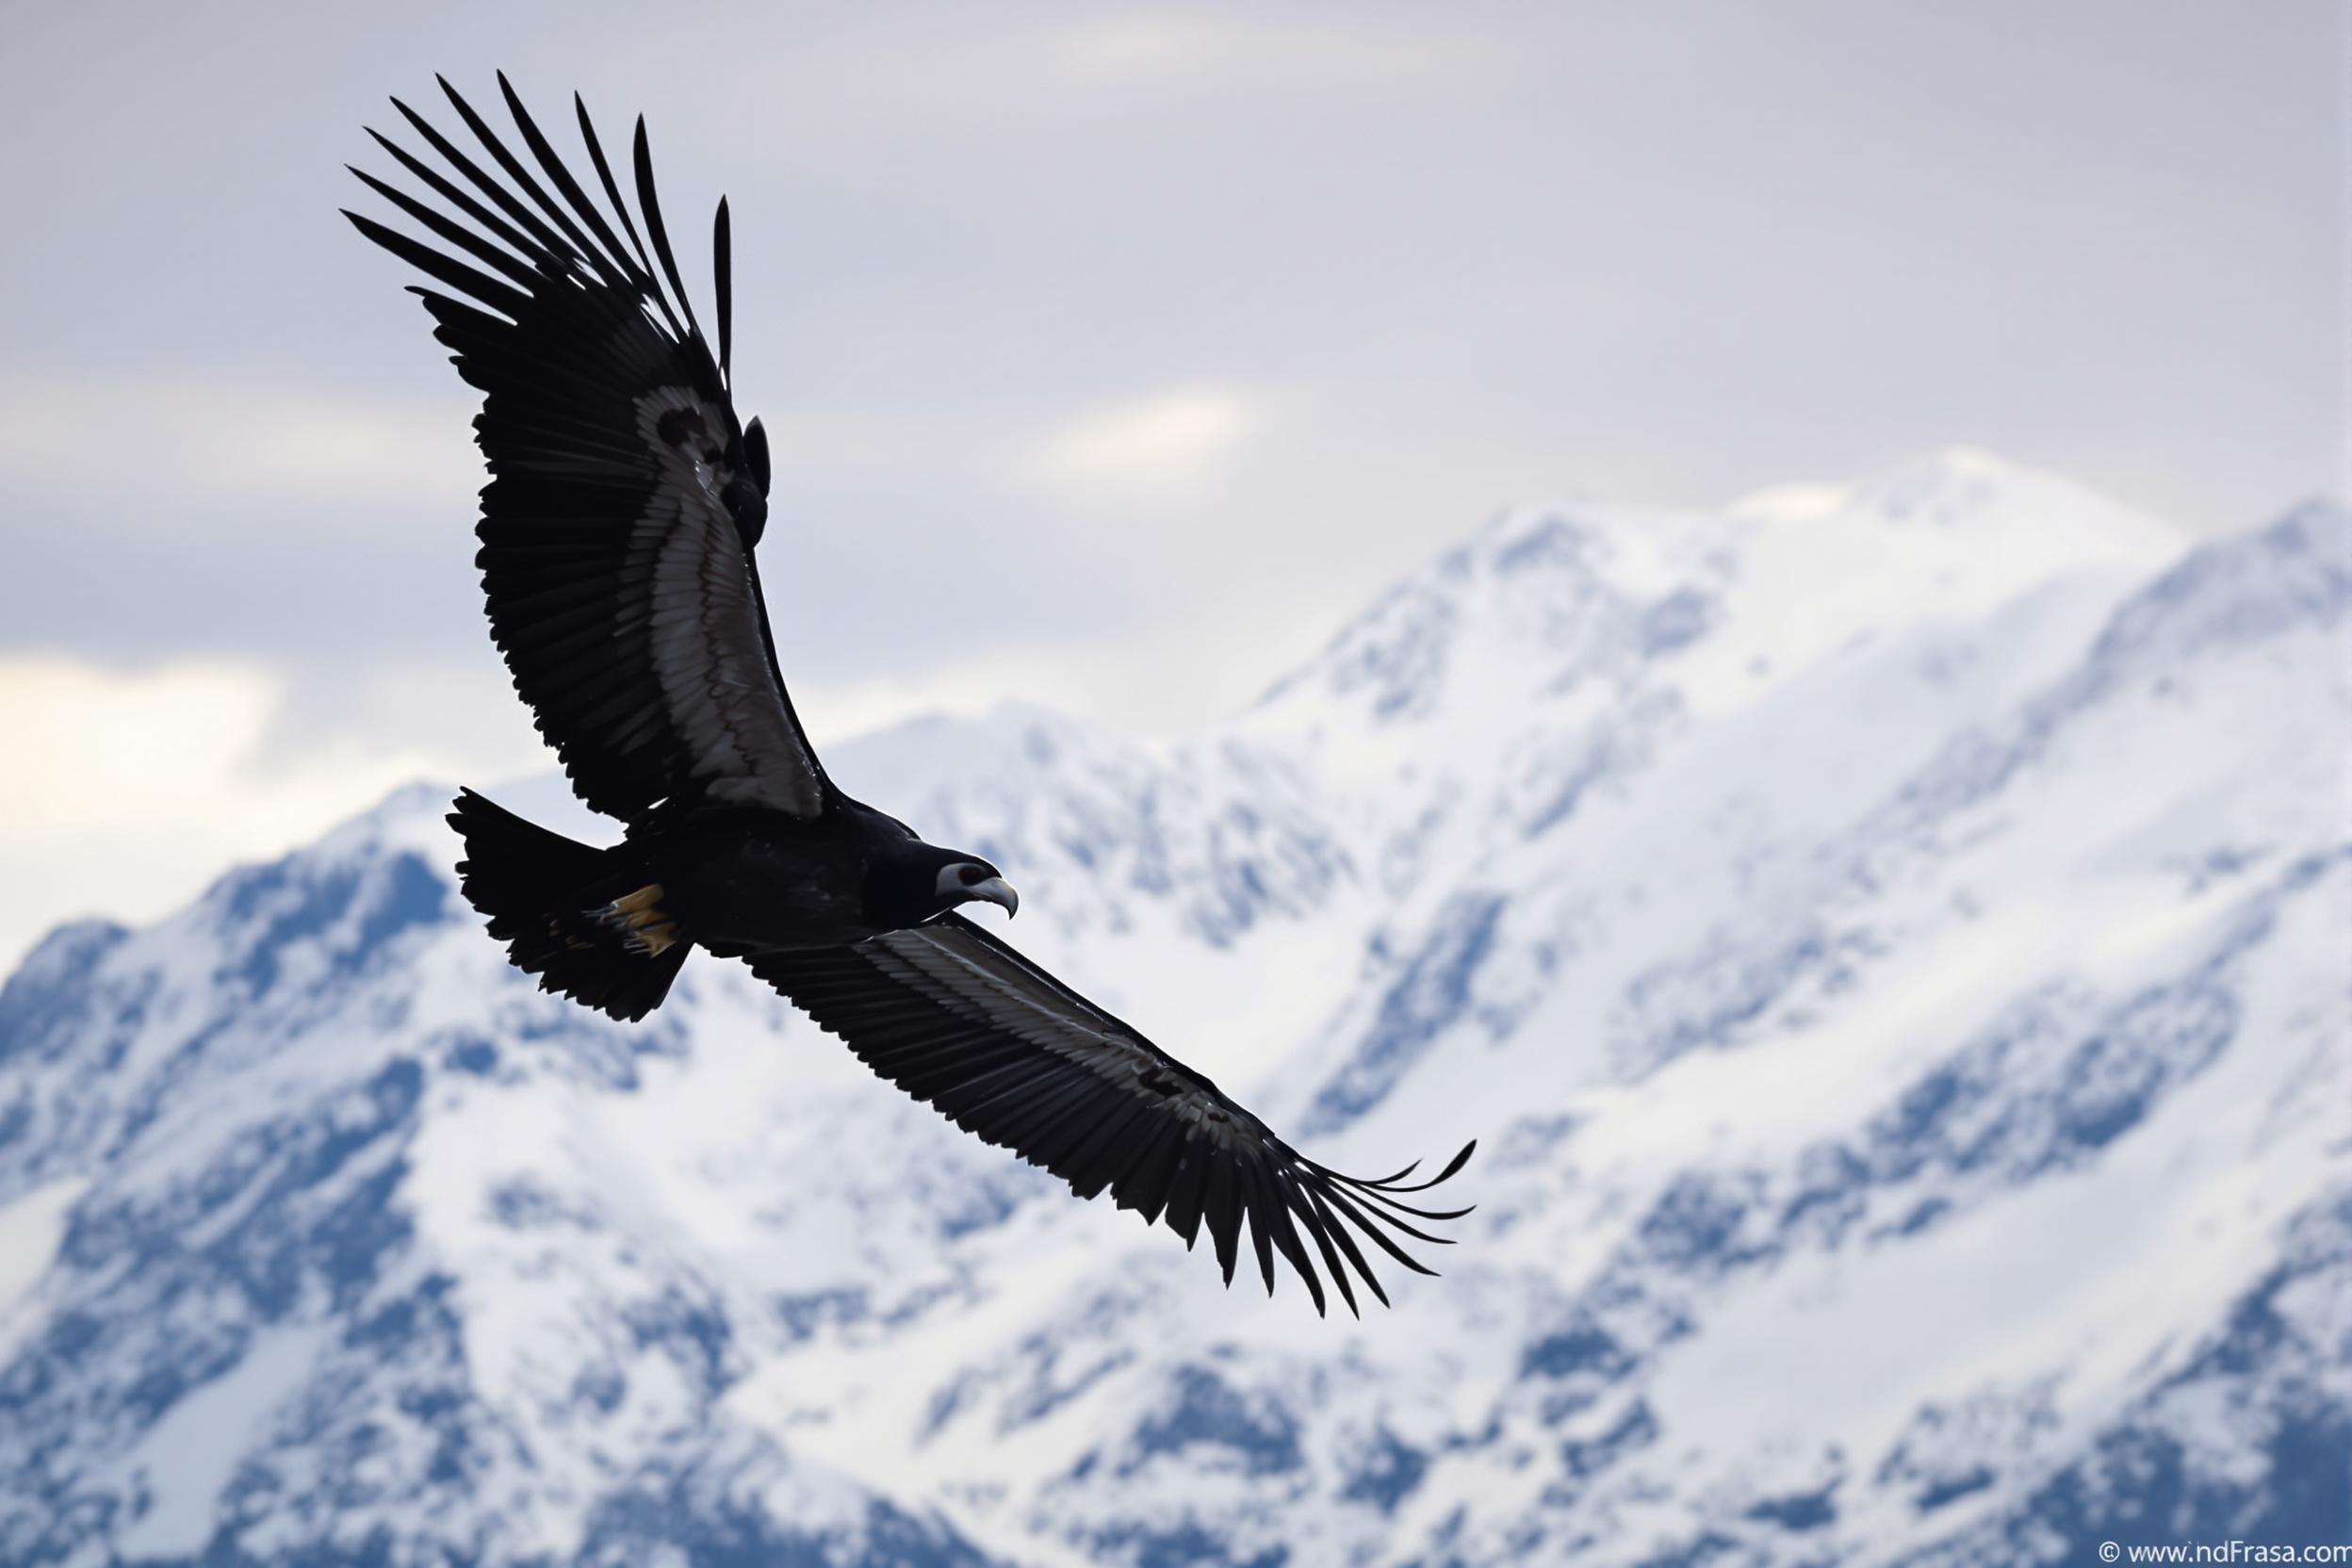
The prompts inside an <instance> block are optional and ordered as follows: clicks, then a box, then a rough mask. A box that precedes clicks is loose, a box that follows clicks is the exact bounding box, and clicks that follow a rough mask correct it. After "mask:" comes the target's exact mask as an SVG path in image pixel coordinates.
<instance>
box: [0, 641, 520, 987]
mask: <svg viewBox="0 0 2352 1568" xmlns="http://www.w3.org/2000/svg"><path fill="white" fill-rule="evenodd" d="M386 679H387V680H390V679H391V678H390V677H386ZM395 684H397V682H395ZM494 695H497V696H498V697H500V698H501V699H503V700H506V701H508V702H510V703H511V700H512V699H511V698H506V697H505V694H503V693H495V694H494ZM290 697H291V688H290V686H289V683H288V682H287V681H286V680H285V679H283V678H280V677H278V676H276V675H274V674H272V673H271V672H270V671H268V670H266V669H263V668H261V667H260V666H258V665H253V664H249V663H241V662H185V663H175V664H168V665H164V666H161V667H159V668H155V669H151V670H143V671H129V672H125V671H114V670H106V669H102V668H99V667H96V666H93V665H90V664H85V663H80V662H74V661H72V660H66V659H57V658H45V657H34V658H8V659H0V733H4V734H6V735H8V737H9V742H10V750H11V755H12V756H13V757H15V758H16V759H18V760H19V761H18V765H17V766H14V767H11V768H8V769H4V770H0V887H5V888H6V889H7V890H8V894H7V896H6V897H5V898H4V899H0V972H5V971H6V970H7V969H8V968H9V967H10V966H12V965H13V963H14V961H15V959H16V957H17V956H19V955H20V954H21V953H22V952H23V951H24V948H26V947H27V946H29V945H30V944H31V943H32V942H33V941H34V940H35V939H38V938H39V937H40V936H41V933H42V932H43V931H45V930H46V929H48V928H49V927H50V926H52V925H54V924H56V923H57V922H59V921H62V920H68V919H72V918H74V917H76V916H82V915H89V914H106V915H109V916H112V917H114V918H117V919H122V920H128V921H140V920H149V919H153V918H155V917H156V916H158V915H161V914H164V913H166V912H168V911H169V910H170V909H172V907H175V906H177V905H178V904H180V903H182V902H184V901H185V900H186V899H188V898H189V897H191V896H192V895H193V894H195V893H196V892H197V891H198V890H201V889H202V888H203V887H204V885H205V884H206V883H207V882H209V881H210V880H211V879H212V878H213V877H215V876H217V875H219V874H220V873H221V871H222V870H223V869H224V868H225V867H226V866H227V865H228V864H229V863H230V862H231V861H234V860H238V859H251V858H255V857H259V856H267V855H273V854H277V853H281V852H283V851H285V850H287V849H290V848H293V847H294V846H296V845H298V844H301V843H303V842H306V841H309V840H311V839H313V838H316V837H317V836H318V835H319V833H320V832H322V831H324V830H325V829H326V828H328V827H330V826H332V825H334V824H335V823H336V822H337V821H340V820H341V819H342V818H344V817H347V816H349V815H351V813H352V812H354V811H358V810H362V809H366V808H367V807H368V806H370V805H372V804H374V803H375V801H377V800H378V799H380V798H381V797H382V796H383V795H384V794H385V793H387V792H390V791H391V790H393V789H394V788H396V787H397V786H399V785H400V784H403V783H405V782H407V781H409V780H410V779H414V778H417V777H420V776H434V777H442V778H448V777H451V776H456V775H459V774H461V773H463V774H465V775H466V776H473V777H481V776H485V775H495V774H497V773H512V772H515V771H517V770H518V769H521V768H525V767H530V766H534V765H536V763H537V761H538V760H539V758H540V756H541V755H542V754H540V753H538V751H537V750H536V748H535V747H532V746H528V745H524V746H517V745H516V744H515V743H514V742H513V741H512V740H511V739H500V738H491V739H488V740H485V741H482V742H478V743H470V744H461V745H458V746H446V745H415V744H403V743H399V742H391V743H387V742H385V741H383V740H364V739H361V738H359V732H358V730H357V729H355V728H350V729H337V730H321V729H319V727H315V726H305V727H302V731H303V732H302V733H293V734H289V733H288V732H287V731H288V730H289V729H290V728H293V727H292V726H289V725H288V723H287V718H288V711H289V701H290ZM355 700H356V701H358V702H360V703H361V704H362V705H363V706H365V705H366V704H367V703H368V701H369V700H370V699H369V697H368V694H367V693H365V692H363V693H360V694H356V697H355ZM369 728H371V729H373V730H375V731H376V732H377V733H378V734H383V733H386V732H387V729H386V727H384V726H380V725H379V726H369ZM443 728H444V730H445V731H446V730H448V729H449V727H448V726H447V725H445V726H444V727H443ZM388 732H389V733H393V734H398V733H400V731H399V730H398V729H397V728H395V729H390V730H389V731H388ZM524 733H525V737H526V739H527V737H528V731H525V732H524Z"/></svg>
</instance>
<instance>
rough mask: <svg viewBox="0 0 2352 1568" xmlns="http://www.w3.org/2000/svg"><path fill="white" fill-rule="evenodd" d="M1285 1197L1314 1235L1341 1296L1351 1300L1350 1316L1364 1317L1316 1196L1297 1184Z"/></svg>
mask: <svg viewBox="0 0 2352 1568" xmlns="http://www.w3.org/2000/svg"><path fill="white" fill-rule="evenodd" d="M1284 1196H1285V1197H1286V1198H1287V1199H1288V1200H1289V1205H1288V1207H1289V1211H1290V1212H1292V1213H1294V1214H1296V1215H1297V1216H1298V1217H1299V1219H1300V1220H1301V1221H1303V1222H1304V1223H1305V1225H1306V1227H1307V1234H1309V1235H1311V1236H1313V1237H1314V1238H1315V1250H1316V1251H1318V1252H1320V1253H1322V1254H1323V1266H1324V1268H1325V1269H1327V1270H1328V1271H1329V1272H1330V1274H1331V1283H1332V1284H1333V1285H1334V1286H1335V1287H1337V1289H1338V1291H1339V1299H1341V1300H1342V1301H1345V1302H1347V1303H1348V1315H1349V1316H1351V1317H1362V1316H1363V1315H1364V1311H1363V1309H1362V1308H1360V1307H1358V1306H1357V1305H1356V1291H1355V1287H1354V1286H1353V1285H1351V1284H1349V1283H1348V1266H1347V1265H1346V1264H1344V1263H1342V1262H1340V1261H1339V1252H1338V1250H1337V1249H1335V1248H1333V1247H1332V1246H1331V1232H1330V1230H1329V1229H1328V1228H1327V1227H1326V1225H1325V1224H1324V1221H1323V1218H1322V1217H1321V1216H1320V1215H1319V1214H1317V1213H1316V1211H1315V1203H1314V1200H1313V1195H1312V1194H1310V1193H1309V1192H1308V1191H1307V1190H1306V1189H1305V1188H1303V1187H1300V1186H1297V1185H1295V1184H1294V1185H1292V1186H1290V1187H1288V1188H1287V1189H1286V1190H1285V1193H1284Z"/></svg>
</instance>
